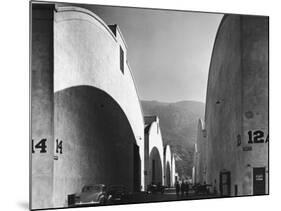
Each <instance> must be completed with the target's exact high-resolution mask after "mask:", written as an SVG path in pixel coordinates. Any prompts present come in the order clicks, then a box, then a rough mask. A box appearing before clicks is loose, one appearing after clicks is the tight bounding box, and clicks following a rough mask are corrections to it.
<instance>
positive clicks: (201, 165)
mask: <svg viewBox="0 0 281 211" xmlns="http://www.w3.org/2000/svg"><path fill="white" fill-rule="evenodd" d="M205 134H206V133H205V128H204V123H203V122H202V120H201V119H199V121H198V127H197V140H196V146H197V152H195V160H194V166H195V178H196V179H195V180H196V183H200V184H203V183H204V182H206V169H207V159H206V158H207V154H206V153H207V140H206V137H205Z"/></svg>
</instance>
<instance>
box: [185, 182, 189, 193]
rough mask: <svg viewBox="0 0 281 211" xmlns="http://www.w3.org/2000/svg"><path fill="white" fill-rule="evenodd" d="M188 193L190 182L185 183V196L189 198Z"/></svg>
mask: <svg viewBox="0 0 281 211" xmlns="http://www.w3.org/2000/svg"><path fill="white" fill-rule="evenodd" d="M188 192H189V184H188V182H187V181H186V182H185V195H186V196H188Z"/></svg>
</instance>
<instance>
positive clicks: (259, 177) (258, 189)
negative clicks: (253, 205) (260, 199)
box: [253, 168, 265, 195]
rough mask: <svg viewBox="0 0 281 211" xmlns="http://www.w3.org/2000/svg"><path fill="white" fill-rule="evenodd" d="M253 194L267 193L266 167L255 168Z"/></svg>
mask: <svg viewBox="0 0 281 211" xmlns="http://www.w3.org/2000/svg"><path fill="white" fill-rule="evenodd" d="M253 184H254V187H253V194H254V195H264V194H265V168H253Z"/></svg>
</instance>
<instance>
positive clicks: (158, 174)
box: [149, 147, 162, 185]
mask: <svg viewBox="0 0 281 211" xmlns="http://www.w3.org/2000/svg"><path fill="white" fill-rule="evenodd" d="M149 168H150V173H151V174H150V176H151V177H150V184H161V185H162V163H161V157H160V153H159V151H158V149H157V148H156V147H153V148H152V150H151V152H150V156H149Z"/></svg>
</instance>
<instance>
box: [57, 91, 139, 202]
mask: <svg viewBox="0 0 281 211" xmlns="http://www.w3.org/2000/svg"><path fill="white" fill-rule="evenodd" d="M54 107H55V115H54V117H55V118H54V124H55V127H54V128H55V138H56V139H59V140H61V141H62V146H63V150H62V154H57V156H58V159H57V160H56V161H54V193H55V195H56V197H55V206H56V205H60V206H61V203H62V202H64V201H65V198H66V196H67V195H68V194H72V193H76V192H79V191H81V188H82V186H83V185H87V184H105V185H123V186H125V187H126V188H127V189H128V190H129V191H135V190H137V189H139V187H140V184H141V181H140V180H141V178H140V169H141V167H140V155H139V149H138V146H137V144H136V140H135V136H134V133H133V131H132V128H131V126H130V123H129V121H128V119H127V117H126V115H125V113H124V112H123V110H122V109H121V107H120V106H119V104H118V103H117V102H116V101H115V100H114V99H113V98H112V97H111V96H110V95H108V94H107V93H105V92H104V91H102V90H100V89H97V88H95V87H91V86H77V87H71V88H67V89H64V90H61V91H58V92H56V93H55V106H54Z"/></svg>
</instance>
